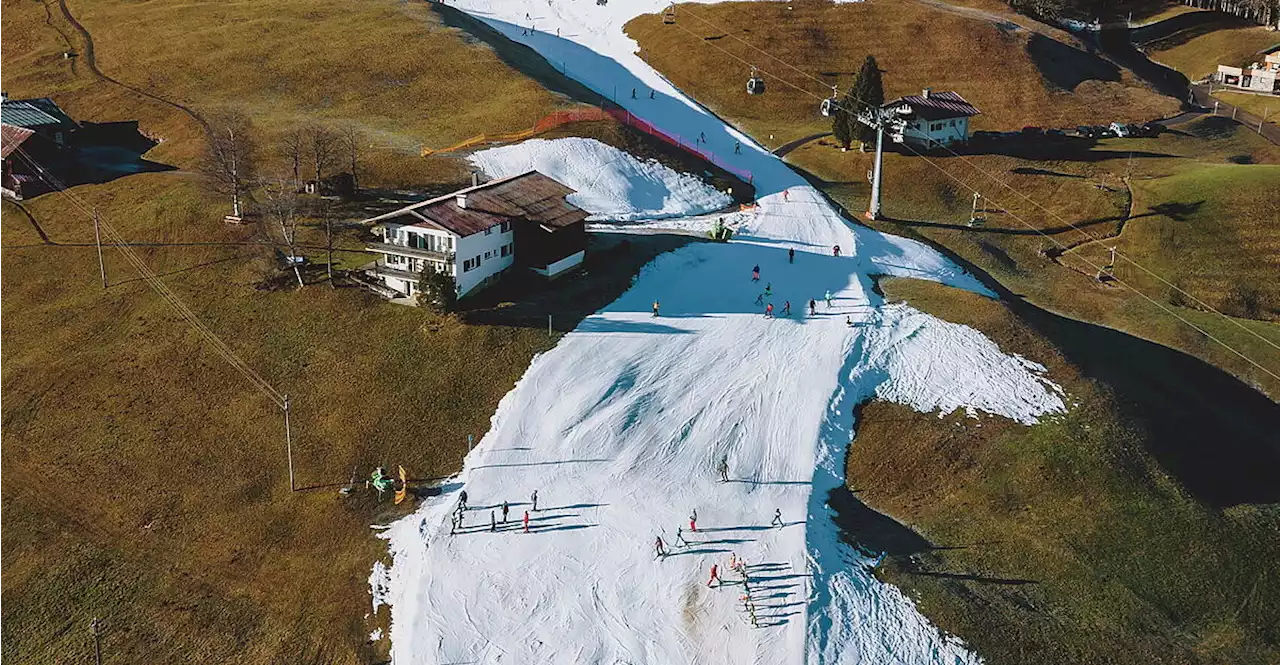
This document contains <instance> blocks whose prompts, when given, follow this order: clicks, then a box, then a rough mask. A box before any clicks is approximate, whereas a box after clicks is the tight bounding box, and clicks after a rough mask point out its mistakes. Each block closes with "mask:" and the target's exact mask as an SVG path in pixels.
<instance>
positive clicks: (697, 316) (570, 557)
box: [386, 0, 1064, 665]
mask: <svg viewBox="0 0 1280 665" xmlns="http://www.w3.org/2000/svg"><path fill="white" fill-rule="evenodd" d="M457 6H459V7H460V8H461V9H463V10H464V11H467V12H469V13H471V14H473V15H474V16H476V17H478V18H480V19H481V20H483V21H485V22H486V23H487V24H489V25H490V26H492V27H493V28H495V29H497V30H498V31H500V32H502V33H503V34H505V35H506V36H507V37H509V38H511V39H513V40H515V41H518V42H521V43H523V44H526V45H528V46H530V47H532V48H533V49H534V50H536V51H537V52H538V53H540V54H542V55H543V56H544V57H546V58H547V60H548V61H550V62H551V63H552V64H556V65H562V66H563V68H564V70H565V71H566V73H567V74H568V75H569V76H571V77H573V78H575V79H577V80H579V81H580V82H582V83H583V84H585V85H587V86H588V87H591V88H593V89H595V90H596V91H598V92H601V93H603V94H606V95H609V94H611V92H612V91H613V90H614V89H616V90H626V91H627V93H628V94H627V96H629V91H630V88H633V87H634V88H638V89H640V90H645V91H647V90H649V89H652V90H653V91H654V92H655V95H654V98H653V99H648V97H647V94H646V95H639V96H638V97H640V99H637V100H630V99H628V98H626V97H623V98H620V99H618V101H619V102H620V103H622V104H623V105H624V106H627V107H628V109H629V110H630V111H631V112H632V113H634V114H636V115H638V116H640V117H643V118H645V119H646V120H648V121H649V122H652V123H654V124H655V125H657V126H659V127H661V128H662V129H663V130H664V131H667V132H670V133H673V134H679V135H682V136H698V135H700V134H703V135H705V136H706V137H707V144H708V145H709V146H710V147H712V148H713V149H714V148H715V147H716V146H721V147H724V146H728V147H729V150H728V151H726V152H731V151H732V148H731V147H732V146H733V144H734V143H735V142H741V144H742V154H740V155H739V154H734V155H732V159H734V160H736V162H737V164H738V165H740V166H741V167H742V168H744V169H749V170H750V171H751V172H752V173H754V174H755V184H756V187H757V191H758V192H759V197H760V204H761V205H760V207H759V209H758V213H757V215H756V216H755V217H754V218H753V219H751V220H750V221H748V222H747V223H746V224H745V225H744V226H743V227H742V228H741V229H740V230H739V233H738V235H737V236H736V240H735V242H732V243H729V244H723V245H721V244H705V243H699V244H694V245H691V246H687V247H685V248H683V249H680V250H677V251H675V252H672V253H670V254H666V255H663V256H661V257H659V258H658V259H656V260H655V261H653V262H652V263H651V264H649V265H648V266H646V267H645V269H644V270H643V271H642V272H641V274H640V275H639V276H638V277H637V278H636V280H635V284H634V286H633V287H632V288H631V289H630V290H629V291H627V292H626V293H625V294H623V295H622V296H621V297H620V298H619V299H618V300H617V301H615V302H614V303H612V304H611V305H609V306H608V307H606V308H605V309H604V310H602V311H600V312H598V313H597V314H595V315H593V316H591V317H588V318H587V319H585V320H584V321H583V322H582V323H581V324H580V325H579V326H578V328H577V329H576V330H574V331H573V332H572V333H570V334H568V335H566V336H565V337H564V339H563V340H562V341H561V343H560V344H559V345H558V346H557V347H556V348H555V349H553V350H551V351H549V352H547V353H545V354H543V355H541V356H539V357H538V358H537V359H535V361H534V362H533V364H532V365H531V366H530V368H529V370H528V372H527V373H526V374H525V376H524V377H523V378H522V379H521V380H520V382H519V383H518V384H517V385H516V387H515V388H514V389H513V390H512V391H511V392H510V393H509V394H508V395H507V396H506V397H505V398H504V399H503V400H502V402H501V404H500V405H499V407H498V410H497V412H496V413H495V414H494V416H493V420H492V427H491V429H490V431H489V432H488V434H486V435H485V436H484V438H483V439H482V440H481V441H480V443H479V444H478V445H477V447H476V448H475V450H474V451H473V452H472V453H471V454H470V455H469V456H468V457H467V460H466V463H465V466H464V469H463V471H462V472H461V473H460V474H459V476H458V477H457V478H456V479H455V480H454V481H453V482H451V483H450V484H449V485H448V486H447V487H446V488H445V490H446V491H445V492H444V493H443V494H442V495H441V496H440V497H437V498H435V499H433V500H430V501H428V502H427V503H426V504H425V505H423V506H422V508H420V509H419V510H418V511H417V512H416V513H415V514H414V515H412V516H410V517H408V518H406V519H404V520H401V521H399V522H396V523H395V524H393V525H392V526H391V527H390V528H389V529H388V532H387V537H388V538H389V540H390V549H391V553H392V557H393V566H392V568H391V570H390V572H389V574H388V575H389V577H388V579H387V580H386V588H387V589H388V593H387V600H388V601H389V602H390V604H391V606H392V626H391V640H392V650H393V656H394V660H395V662H396V663H399V664H401V665H403V664H405V663H450V662H483V663H655V664H661V665H668V664H673V663H729V662H733V663H745V662H758V663H800V662H806V663H877V664H883V663H948V664H956V663H975V662H979V660H980V659H979V658H978V656H977V655H975V654H973V653H971V652H969V651H967V650H966V649H965V648H964V646H963V644H961V643H960V642H959V641H958V640H956V639H954V638H951V637H948V636H945V635H942V634H941V633H940V632H939V631H938V630H937V629H936V628H934V627H933V626H931V625H930V624H929V623H928V621H927V620H926V619H924V617H922V616H921V615H920V614H919V613H918V612H917V611H916V609H915V607H914V606H913V604H912V603H911V602H910V601H909V600H908V599H907V598H905V597H904V596H903V595H902V594H901V593H900V592H899V591H898V590H897V589H896V588H894V587H890V586H887V585H883V584H880V583H879V582H877V581H876V580H875V579H874V578H873V577H872V576H871V575H870V573H869V572H868V564H869V563H870V562H869V561H868V560H866V559H865V557H864V556H863V555H861V554H859V553H858V552H856V551H855V550H854V549H853V548H851V547H849V546H848V545H846V544H845V543H843V542H842V541H841V538H840V534H839V533H838V531H837V529H836V526H835V524H834V523H833V522H832V520H831V519H830V510H829V508H828V507H827V506H826V503H825V502H826V497H827V495H828V493H829V492H830V490H831V489H833V488H835V487H837V486H839V485H840V484H842V483H843V461H844V454H845V450H846V449H847V447H848V444H849V441H850V440H851V438H852V428H853V425H854V423H853V422H852V409H853V406H854V405H856V404H857V403H858V402H861V401H863V400H865V399H869V398H871V397H873V396H878V397H880V398H882V399H890V400H894V401H898V402H902V403H905V404H909V405H911V406H912V407H914V408H916V409H919V410H921V411H931V410H934V409H941V410H943V411H951V410H954V409H957V408H964V409H968V410H970V411H975V412H976V411H982V412H987V413H994V414H999V415H1002V416H1005V417H1009V418H1013V419H1016V420H1018V421H1020V422H1025V423H1032V422H1035V420H1036V419H1037V418H1039V417H1042V416H1043V415H1045V414H1050V413H1054V412H1059V411H1061V410H1063V408H1064V405H1063V401H1062V399H1061V396H1060V395H1059V391H1058V390H1057V389H1056V387H1055V386H1053V385H1052V384H1051V383H1049V382H1048V381H1047V380H1045V379H1043V378H1042V377H1041V372H1042V368H1040V367H1038V366H1036V365H1035V364H1034V363H1030V362H1028V361H1026V360H1023V359H1021V358H1018V357H1013V356H1008V355H1006V354H1004V353H1002V352H1001V351H1000V350H999V349H998V348H997V347H996V346H995V345H994V344H993V343H992V342H991V341H990V340H988V339H987V338H986V337H984V336H983V335H982V334H981V333H978V332H977V331H974V330H972V329H969V328H965V327H963V326H958V325H954V324H949V323H946V322H943V321H940V320H938V319H936V318H934V317H931V316H928V315H926V314H923V313H921V312H918V311H916V310H913V309H911V308H910V307H907V306H905V305H902V304H885V303H884V302H882V300H881V299H880V298H879V297H878V296H877V295H876V294H875V292H874V290H873V289H872V288H871V287H872V281H871V279H872V278H871V276H872V275H877V274H892V275H901V276H912V277H918V278H923V279H931V280H935V281H940V282H943V283H947V284H951V285H954V286H959V287H962V288H968V289H972V290H976V291H982V290H983V289H982V287H981V286H980V285H979V284H978V282H977V281H976V280H974V279H973V278H972V277H971V276H969V275H967V274H965V273H964V272H963V271H962V270H960V269H958V268H957V267H956V266H954V265H953V264H951V263H950V262H948V261H947V260H946V259H945V258H943V257H942V256H940V255H938V254H937V253H936V252H934V251H932V250H930V249H929V248H927V247H925V246H923V245H920V244H919V243H915V242H912V241H908V240H905V239H902V238H896V237H892V236H887V235H884V234H880V233H877V232H874V231H871V230H869V229H866V228H864V227H857V226H854V225H851V224H849V223H848V222H847V221H846V220H844V219H842V218H841V217H840V215H839V214H838V213H837V212H836V211H835V210H834V209H832V207H831V206H830V205H829V204H828V203H827V202H826V200H825V199H824V198H823V197H822V196H821V194H820V193H819V192H817V191H815V190H813V189H812V188H811V187H810V186H809V185H808V184H807V183H805V182H804V181H803V180H802V179H801V178H800V177H799V176H798V175H797V174H795V173H793V172H792V171H791V170H790V169H789V168H787V167H786V166H785V165H784V164H783V163H782V162H781V161H779V160H778V159H777V158H776V157H774V156H772V155H770V154H769V153H768V152H767V151H765V150H764V149H763V148H761V147H760V146H758V145H756V144H755V143H754V142H752V141H751V140H750V139H749V137H747V136H745V135H742V134H741V133H739V132H737V131H736V130H734V129H732V128H730V127H728V126H726V125H725V124H724V123H722V122H721V121H720V120H719V119H717V118H715V117H714V116H712V115H711V114H709V113H708V112H707V111H705V110H704V109H702V108H701V107H700V106H698V105H697V104H695V103H693V102H692V101H690V100H688V99H687V98H685V97H684V96H683V95H682V94H681V93H680V92H679V91H677V90H675V89H674V88H673V87H672V86H671V85H670V84H669V83H668V82H667V81H666V80H665V79H663V78H662V77H661V76H660V75H659V74H657V73H656V72H654V71H653V70H652V69H650V68H649V67H648V66H647V65H646V64H645V63H644V62H643V61H641V60H640V59H639V58H638V57H637V56H636V55H635V51H636V46H635V44H634V43H633V42H632V41H631V40H630V39H629V38H627V37H626V36H625V35H624V34H623V32H622V26H623V25H624V24H625V22H626V21H627V20H629V19H630V18H632V17H634V16H636V15H638V14H642V13H652V12H658V11H661V10H662V8H663V7H664V6H665V3H662V2H656V1H654V0H631V1H628V0H612V1H611V2H609V4H608V5H605V6H600V5H596V4H594V3H591V2H589V1H588V0H572V1H570V0H552V2H551V3H550V4H547V3H545V2H543V0H538V1H536V2H535V1H533V0H506V1H503V2H498V1H487V0H463V1H462V2H460V3H457ZM526 15H527V16H528V17H529V18H528V19H526V18H525V17H526ZM531 26H532V28H533V30H532V31H531V30H530V29H529V28H530V27H531ZM601 191H602V192H603V191H608V188H602V190H601ZM615 191H616V190H615ZM588 198H589V197H588ZM835 245H839V246H840V247H841V249H842V252H841V256H839V257H837V256H833V255H832V247H833V246H835ZM788 249H795V250H796V259H795V262H794V263H791V262H789V261H788V256H787V250H788ZM756 265H758V266H760V268H761V280H760V282H752V281H751V269H752V267H754V266H756ZM766 285H767V286H769V287H770V290H771V292H772V293H773V294H774V296H773V303H774V305H775V307H776V308H777V309H776V311H777V312H778V313H780V311H781V308H782V304H783V302H784V301H785V300H790V302H791V305H792V315H791V316H790V317H785V318H783V317H779V318H776V319H766V318H764V317H763V316H762V314H761V312H762V307H761V306H760V305H757V304H756V303H757V298H758V296H760V295H761V292H762V291H763V289H764V287H765V286H766ZM828 291H830V292H831V295H832V297H831V302H830V305H828V304H826V303H825V302H823V295H824V294H825V293H826V292H828ZM810 298H813V299H816V300H817V301H818V302H817V312H816V313H815V314H814V315H809V313H808V312H807V309H808V308H807V303H808V301H809V299H810ZM654 300H660V301H661V314H662V315H661V316H659V317H653V316H652V315H651V314H650V305H651V303H652V302H653V301H654ZM725 458H727V459H728V463H729V482H721V481H720V479H719V477H718V473H717V466H718V465H719V463H720V460H722V459H725ZM462 487H465V489H466V490H467V492H468V494H469V498H470V505H471V509H470V510H468V511H467V512H466V521H465V523H464V526H463V529H462V532H461V533H457V534H454V535H451V534H450V529H451V525H450V515H451V513H452V511H453V508H454V505H455V503H456V501H457V498H458V491H459V489H460V488H462ZM535 489H536V490H538V493H539V510H538V511H536V512H531V515H530V517H531V520H530V527H529V530H528V532H527V533H526V532H525V531H524V529H523V527H522V526H521V525H520V524H519V518H520V517H521V516H522V515H523V513H524V511H525V510H528V509H530V508H531V506H529V505H528V501H529V496H530V494H531V493H532V491H533V490H535ZM504 501H506V502H510V504H511V507H512V513H511V514H512V518H513V521H512V522H511V523H508V524H500V525H498V526H497V527H496V528H494V529H493V530H491V529H490V526H489V524H490V522H489V514H490V511H491V510H497V508H496V506H499V505H500V504H502V502H504ZM775 510H779V511H781V514H782V518H783V524H782V526H775V525H771V520H772V517H773V515H774V512H775ZM694 511H696V512H697V531H696V532H692V531H691V529H690V524H689V522H690V517H691V514H692V513H693V512H694ZM499 514H500V513H499ZM677 529H683V533H682V534H680V535H681V536H682V537H683V538H684V539H685V540H687V541H688V544H687V546H684V547H673V545H674V543H675V541H676V540H677ZM658 536H661V537H662V538H663V539H664V541H665V543H666V544H667V546H668V547H669V548H671V551H672V554H671V555H669V556H667V557H665V558H658V557H656V556H655V555H654V539H655V537H658ZM731 555H732V556H736V557H741V558H743V559H745V560H746V562H747V567H746V571H747V574H748V576H749V578H750V583H749V589H750V596H751V606H752V609H753V611H748V610H747V608H746V604H745V602H744V599H743V596H744V588H743V585H742V584H740V580H741V578H740V576H739V575H738V574H737V573H736V572H729V571H728V570H726V569H727V567H728V563H729V559H730V556H731ZM713 564H716V565H718V566H719V568H720V570H721V573H722V575H721V576H722V577H723V578H724V579H725V580H726V581H727V582H728V584H725V585H723V586H720V587H716V588H713V587H709V586H708V585H707V578H708V574H709V570H710V567H711V566H712V565H713ZM752 614H754V622H753V621H752V618H751V615H752Z"/></svg>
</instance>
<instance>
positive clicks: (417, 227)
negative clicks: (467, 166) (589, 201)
mask: <svg viewBox="0 0 1280 665" xmlns="http://www.w3.org/2000/svg"><path fill="white" fill-rule="evenodd" d="M573 193H574V190H572V189H570V188H568V187H565V186H564V185H562V184H560V183H559V182H557V181H556V180H554V179H552V178H550V177H548V176H545V175H543V174H541V173H538V172H537V171H529V172H527V173H522V174H519V175H515V176H511V177H508V178H501V179H498V180H493V181H490V182H486V183H483V184H482V183H479V182H475V181H473V184H472V186H471V187H467V188H464V189H460V190H458V191H456V192H453V193H451V194H446V195H444V196H440V197H436V198H433V199H429V200H426V201H421V202H418V203H414V204H412V205H409V206H405V207H404V208H401V209H399V210H395V211H392V212H389V213H386V214H384V215H379V216H377V217H373V218H370V219H367V220H365V222H368V223H372V224H374V225H375V229H376V231H377V232H378V233H380V234H381V235H382V238H383V240H382V242H378V243H371V244H369V245H368V247H367V248H366V249H368V250H369V251H370V252H376V253H378V254H380V255H381V258H379V259H378V260H377V261H376V262H375V263H374V264H373V265H370V266H366V273H367V274H369V275H371V276H372V277H375V278H376V279H378V280H379V282H380V284H381V286H383V287H385V288H386V289H387V291H386V292H385V295H389V296H391V297H393V298H394V297H409V296H413V295H414V294H415V293H416V292H417V289H418V279H419V276H420V275H421V274H422V271H423V269H425V268H433V269H435V270H436V271H438V272H444V273H447V274H449V275H450V276H452V277H453V278H454V283H455V285H456V287H457V292H458V296H459V297H462V296H465V295H467V294H469V293H472V292H474V291H476V290H478V289H481V288H483V287H484V286H486V285H488V284H490V283H492V282H494V281H496V280H497V278H498V276H499V275H501V274H502V273H503V272H505V271H507V270H508V269H511V268H524V269H528V270H530V271H532V272H533V273H535V274H538V275H541V276H543V277H548V278H554V277H557V276H560V275H562V274H564V273H567V272H569V271H571V270H573V269H574V268H577V267H578V266H580V265H581V264H582V261H583V258H584V257H585V256H586V246H587V235H586V224H585V221H586V219H587V212H586V211H585V210H582V209H581V208H579V207H577V206H575V205H573V204H572V203H569V201H568V200H566V197H567V196H568V195H570V194H573Z"/></svg>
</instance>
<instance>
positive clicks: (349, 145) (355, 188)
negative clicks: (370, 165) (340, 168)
mask: <svg viewBox="0 0 1280 665" xmlns="http://www.w3.org/2000/svg"><path fill="white" fill-rule="evenodd" d="M341 142H342V151H343V152H344V153H346V158H347V168H348V169H351V193H352V194H353V195H354V194H358V193H359V192H360V175H359V172H358V171H357V168H358V167H359V166H360V147H361V144H362V143H364V133H363V132H361V131H360V128H359V127H357V126H356V125H355V124H354V123H347V124H345V125H343V127H342V135H341Z"/></svg>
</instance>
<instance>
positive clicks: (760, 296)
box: [756, 291, 764, 305]
mask: <svg viewBox="0 0 1280 665" xmlns="http://www.w3.org/2000/svg"><path fill="white" fill-rule="evenodd" d="M756 304H757V305H763V304H764V292H763V291H761V292H760V293H757V294H756Z"/></svg>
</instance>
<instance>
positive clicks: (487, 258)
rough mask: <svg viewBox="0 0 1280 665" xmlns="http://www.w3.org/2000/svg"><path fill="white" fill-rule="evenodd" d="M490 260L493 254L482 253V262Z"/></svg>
mask: <svg viewBox="0 0 1280 665" xmlns="http://www.w3.org/2000/svg"><path fill="white" fill-rule="evenodd" d="M491 258H493V252H485V253H484V260H486V261H488V260H489V259H491Z"/></svg>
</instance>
